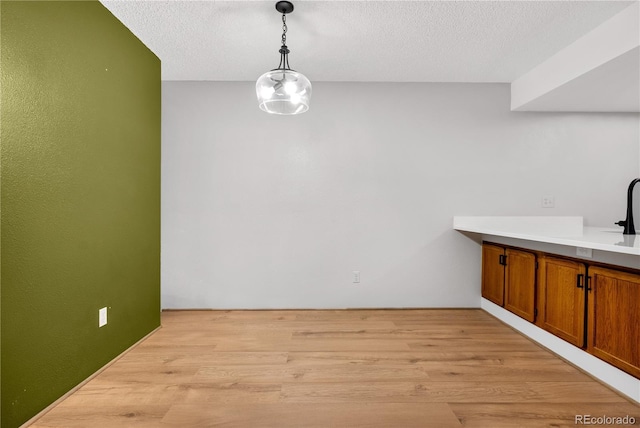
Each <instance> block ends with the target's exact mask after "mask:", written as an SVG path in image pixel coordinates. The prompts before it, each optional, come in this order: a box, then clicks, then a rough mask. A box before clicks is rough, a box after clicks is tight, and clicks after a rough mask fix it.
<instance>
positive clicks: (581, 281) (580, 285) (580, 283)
mask: <svg viewBox="0 0 640 428" xmlns="http://www.w3.org/2000/svg"><path fill="white" fill-rule="evenodd" d="M576 287H578V288H584V274H582V273H580V274H578V283H577V284H576Z"/></svg>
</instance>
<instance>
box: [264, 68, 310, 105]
mask: <svg viewBox="0 0 640 428" xmlns="http://www.w3.org/2000/svg"><path fill="white" fill-rule="evenodd" d="M256 95H257V96H258V104H259V105H260V109H262V110H264V111H266V112H267V113H273V114H285V115H290V114H299V113H304V112H305V111H307V110H309V101H310V100H311V82H309V79H307V78H306V77H305V75H304V74H302V73H298V72H297V71H294V70H289V69H275V70H271V71H268V72H266V73H264V74H263V75H262V76H260V78H259V79H258V81H257V82H256Z"/></svg>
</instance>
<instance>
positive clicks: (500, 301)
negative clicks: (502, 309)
mask: <svg viewBox="0 0 640 428" xmlns="http://www.w3.org/2000/svg"><path fill="white" fill-rule="evenodd" d="M504 256H505V248H504V247H499V246H497V245H491V244H484V245H482V297H484V298H485V299H488V300H491V301H492V302H493V303H495V304H496V305H499V306H503V305H504V265H503V262H502V260H503V258H504Z"/></svg>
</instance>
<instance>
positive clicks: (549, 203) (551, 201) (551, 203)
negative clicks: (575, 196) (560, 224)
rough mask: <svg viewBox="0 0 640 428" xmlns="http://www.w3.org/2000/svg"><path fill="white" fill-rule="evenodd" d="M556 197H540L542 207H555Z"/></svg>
mask: <svg viewBox="0 0 640 428" xmlns="http://www.w3.org/2000/svg"><path fill="white" fill-rule="evenodd" d="M555 206H556V198H555V197H554V196H543V197H542V208H555Z"/></svg>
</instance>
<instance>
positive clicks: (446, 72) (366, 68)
mask: <svg viewBox="0 0 640 428" xmlns="http://www.w3.org/2000/svg"><path fill="white" fill-rule="evenodd" d="M102 3H103V4H104V5H105V6H106V7H107V8H108V9H109V10H110V11H111V12H112V13H113V14H114V15H115V16H116V17H118V18H119V19H120V20H121V21H122V22H123V23H124V24H125V25H126V26H127V27H128V28H129V29H130V30H131V31H132V32H133V33H134V34H135V35H136V36H138V38H139V39H140V40H142V41H143V42H144V43H145V44H146V45H147V46H148V47H149V48H150V49H151V50H152V51H153V52H155V54H156V55H157V56H158V57H159V58H160V59H161V60H162V78H163V80H220V81H233V80H242V81H244V80H248V81H252V80H255V79H256V78H257V77H258V76H260V75H261V74H262V73H264V72H265V71H267V70H269V69H271V68H275V67H276V66H277V65H278V61H279V54H278V49H279V47H280V36H281V32H282V25H281V24H282V22H281V20H280V19H281V18H280V14H279V13H278V12H277V11H276V10H275V8H274V4H275V1H177V0H172V1H132V0H102ZM293 3H294V5H295V11H294V12H293V13H292V14H290V15H288V17H287V24H288V27H289V31H288V33H287V36H288V38H287V42H288V43H287V44H288V46H289V48H290V49H291V54H290V64H291V67H292V68H294V69H296V70H298V71H301V72H303V73H304V74H305V75H307V77H309V79H310V80H311V81H364V82H511V81H513V80H515V79H516V78H518V77H520V76H521V75H522V74H524V73H526V72H527V71H529V70H530V69H532V68H533V67H535V66H536V65H538V64H539V63H541V62H542V61H544V60H546V59H547V58H549V57H550V56H551V55H553V54H555V53H556V52H557V51H559V50H560V49H562V48H564V47H566V46H567V45H569V44H570V43H572V42H573V41H575V40H577V39H578V38H580V37H581V36H582V35H584V34H585V33H587V32H589V31H590V30H592V29H593V28H595V27H596V26H598V25H599V24H601V23H602V22H604V21H606V20H607V19H609V18H610V17H612V16H613V15H615V14H616V13H617V12H619V11H621V10H622V9H624V8H625V7H627V6H628V5H629V4H631V3H632V2H631V1H307V0H301V1H294V2H293Z"/></svg>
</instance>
